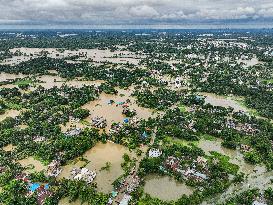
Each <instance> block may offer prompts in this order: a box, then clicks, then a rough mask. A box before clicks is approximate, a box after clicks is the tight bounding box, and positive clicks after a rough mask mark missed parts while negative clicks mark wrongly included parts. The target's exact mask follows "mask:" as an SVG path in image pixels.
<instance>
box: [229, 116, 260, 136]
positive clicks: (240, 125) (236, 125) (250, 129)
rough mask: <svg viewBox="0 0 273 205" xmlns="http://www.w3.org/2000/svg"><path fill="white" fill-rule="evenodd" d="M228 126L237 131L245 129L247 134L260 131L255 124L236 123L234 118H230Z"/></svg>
mask: <svg viewBox="0 0 273 205" xmlns="http://www.w3.org/2000/svg"><path fill="white" fill-rule="evenodd" d="M226 126H227V127H228V128H231V129H235V130H237V131H243V132H244V133H246V134H256V133H258V132H259V130H258V129H256V128H254V127H253V125H251V124H249V123H236V122H235V121H233V120H231V119H230V120H228V121H227V124H226Z"/></svg>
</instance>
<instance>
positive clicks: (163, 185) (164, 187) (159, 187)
mask: <svg viewBox="0 0 273 205" xmlns="http://www.w3.org/2000/svg"><path fill="white" fill-rule="evenodd" d="M144 192H146V193H147V194H150V195H151V196H152V197H156V198H159V199H161V200H164V201H171V200H177V199H179V198H180V197H181V196H182V195H183V194H185V195H187V196H189V195H191V194H192V193H193V189H192V188H191V187H189V186H187V185H185V184H183V183H180V182H177V181H176V180H175V179H173V178H171V177H169V176H158V175H148V176H147V177H145V185H144Z"/></svg>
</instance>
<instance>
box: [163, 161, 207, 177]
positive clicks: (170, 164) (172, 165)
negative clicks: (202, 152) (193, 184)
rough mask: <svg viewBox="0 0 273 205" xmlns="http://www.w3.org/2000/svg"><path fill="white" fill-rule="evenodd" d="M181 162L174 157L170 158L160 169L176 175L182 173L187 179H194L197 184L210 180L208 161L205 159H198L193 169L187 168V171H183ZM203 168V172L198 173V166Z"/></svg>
mask: <svg viewBox="0 0 273 205" xmlns="http://www.w3.org/2000/svg"><path fill="white" fill-rule="evenodd" d="M180 163H181V160H180V159H179V158H177V157H174V156H169V157H167V159H166V160H165V162H164V167H162V166H161V167H160V169H161V170H162V171H166V169H167V170H168V169H169V170H172V171H173V172H175V173H180V174H181V175H183V177H184V178H185V179H192V180H195V181H197V182H202V181H204V180H206V179H208V176H207V174H208V169H207V168H206V163H207V160H206V159H205V158H203V157H198V158H197V160H195V161H194V163H193V165H192V167H187V168H186V169H183V168H182V167H181V165H180ZM195 164H198V165H201V166H202V168H203V169H202V172H200V171H198V170H197V169H196V165H195Z"/></svg>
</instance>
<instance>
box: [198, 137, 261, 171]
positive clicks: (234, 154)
mask: <svg viewBox="0 0 273 205" xmlns="http://www.w3.org/2000/svg"><path fill="white" fill-rule="evenodd" d="M221 143H222V140H221V139H215V140H213V141H211V140H205V139H200V140H199V142H198V144H197V146H198V147H199V148H201V149H202V150H204V151H205V153H206V154H207V155H209V154H210V152H211V151H214V152H218V153H220V154H223V155H226V156H228V157H230V160H229V162H231V163H233V164H236V165H238V166H239V171H241V172H243V173H245V174H252V173H254V170H256V172H263V171H264V170H265V167H264V166H255V165H252V164H249V163H247V162H246V161H245V160H244V156H243V154H242V153H241V152H240V150H232V149H227V148H224V147H223V146H222V145H221Z"/></svg>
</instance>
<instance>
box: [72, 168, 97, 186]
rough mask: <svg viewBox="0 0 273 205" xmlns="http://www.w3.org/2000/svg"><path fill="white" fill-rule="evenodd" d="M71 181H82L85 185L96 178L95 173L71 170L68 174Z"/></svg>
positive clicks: (86, 170) (83, 169)
mask: <svg viewBox="0 0 273 205" xmlns="http://www.w3.org/2000/svg"><path fill="white" fill-rule="evenodd" d="M70 174H71V177H72V179H74V180H83V181H85V182H86V183H87V184H90V183H92V182H93V181H94V179H95V178H96V175H97V174H96V172H95V171H91V170H89V169H87V168H73V169H72V170H71V172H70Z"/></svg>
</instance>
